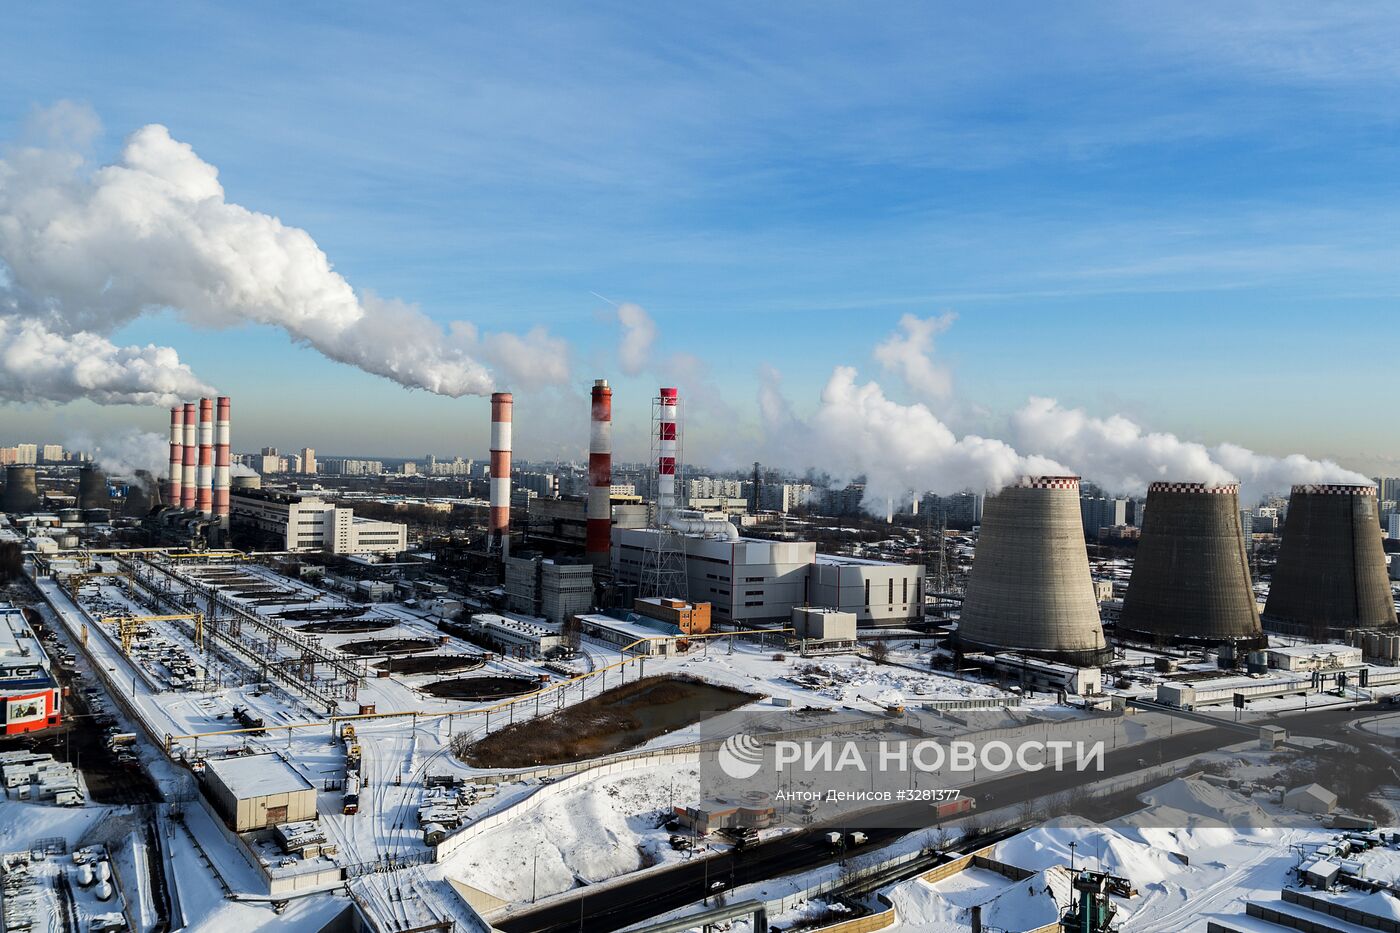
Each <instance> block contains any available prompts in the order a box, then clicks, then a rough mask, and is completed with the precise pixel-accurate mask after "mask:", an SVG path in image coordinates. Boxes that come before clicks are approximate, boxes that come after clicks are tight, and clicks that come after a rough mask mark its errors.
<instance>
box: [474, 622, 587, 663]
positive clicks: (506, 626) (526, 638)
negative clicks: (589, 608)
mask: <svg viewBox="0 0 1400 933" xmlns="http://www.w3.org/2000/svg"><path fill="white" fill-rule="evenodd" d="M471 624H472V625H473V626H475V627H476V629H477V631H478V632H480V633H481V635H482V636H483V637H484V638H485V639H486V640H487V641H489V642H491V643H492V644H494V645H496V646H498V647H499V648H501V649H502V650H503V651H505V652H507V653H512V654H514V653H521V654H527V655H530V656H532V657H538V656H540V655H544V654H548V653H550V652H551V651H556V650H560V649H563V648H564V647H566V646H567V645H568V639H567V638H566V637H565V636H564V634H563V633H562V632H560V631H559V630H558V629H556V628H551V627H549V626H545V625H540V624H538V623H535V622H526V621H524V620H523V619H512V618H510V617H508V616H502V615H496V614H495V613H493V612H478V613H477V614H476V615H474V616H472V618H471Z"/></svg>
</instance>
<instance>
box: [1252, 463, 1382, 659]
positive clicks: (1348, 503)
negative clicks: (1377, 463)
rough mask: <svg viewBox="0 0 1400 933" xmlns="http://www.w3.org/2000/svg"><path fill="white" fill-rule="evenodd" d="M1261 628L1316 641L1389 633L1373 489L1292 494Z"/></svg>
mask: <svg viewBox="0 0 1400 933" xmlns="http://www.w3.org/2000/svg"><path fill="white" fill-rule="evenodd" d="M1263 622H1264V627H1265V628H1266V629H1268V630H1269V631H1272V632H1282V633H1286V634H1292V635H1303V636H1307V637H1311V638H1316V639H1331V638H1339V637H1345V634H1346V632H1347V631H1348V630H1349V629H1356V628H1373V629H1383V628H1393V627H1394V626H1395V624H1396V621H1395V600H1394V598H1393V597H1392V596H1391V592H1390V578H1389V577H1388V576H1387V575H1386V566H1385V549H1384V546H1383V545H1382V543H1381V527H1380V515H1379V503H1378V502H1377V501H1376V487H1374V486H1353V485H1342V484H1328V485H1307V486H1294V487H1293V494H1292V495H1291V496H1290V497H1289V500H1288V519H1287V521H1286V522H1285V523H1284V527H1283V543H1282V545H1280V547H1279V555H1278V565H1277V566H1276V567H1275V568H1274V576H1273V582H1272V583H1271V584H1270V586H1269V599H1268V602H1267V603H1266V604H1265V606H1264V619H1263Z"/></svg>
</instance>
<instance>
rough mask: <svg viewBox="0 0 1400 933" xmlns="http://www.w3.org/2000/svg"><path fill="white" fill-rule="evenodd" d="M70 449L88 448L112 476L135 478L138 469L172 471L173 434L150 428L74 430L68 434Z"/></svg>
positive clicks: (159, 473)
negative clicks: (150, 429) (171, 447)
mask: <svg viewBox="0 0 1400 933" xmlns="http://www.w3.org/2000/svg"><path fill="white" fill-rule="evenodd" d="M64 446H65V447H67V448H68V449H69V450H86V451H88V452H89V453H91V454H92V460H93V463H95V464H96V465H97V466H98V467H100V468H101V469H102V471H103V472H104V473H106V474H107V475H108V476H109V477H113V478H115V477H119V476H120V477H125V478H127V479H132V478H135V476H136V471H137V470H145V471H146V472H148V473H150V474H151V476H153V477H160V476H168V475H169V473H170V438H169V437H168V436H162V435H160V434H154V433H152V432H150V431H141V430H138V429H136V428H128V429H126V430H124V431H110V432H104V433H101V434H97V435H93V434H74V435H71V436H70V437H68V438H66V439H65V441H64Z"/></svg>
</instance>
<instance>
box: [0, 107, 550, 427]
mask: <svg viewBox="0 0 1400 933" xmlns="http://www.w3.org/2000/svg"><path fill="white" fill-rule="evenodd" d="M69 122H71V121H69ZM80 148H81V147H80V146H77V145H73V144H68V145H63V144H59V143H53V144H51V145H49V146H44V147H30V148H21V149H16V150H14V151H13V152H12V153H10V154H8V155H7V157H6V159H4V160H0V314H3V315H5V316H9V317H16V316H17V317H22V318H24V319H26V320H29V321H38V322H40V323H42V325H43V326H44V327H45V328H46V329H47V330H48V331H49V332H51V333H54V334H59V335H63V336H67V337H69V338H72V339H74V340H78V339H79V338H82V339H91V338H92V337H93V336H96V337H98V338H100V337H102V336H103V335H108V334H111V333H113V332H114V331H115V330H117V329H118V328H120V327H121V326H122V325H124V324H126V323H128V322H130V321H132V320H134V319H135V318H137V317H140V316H141V315H143V314H146V313H148V312H152V311H156V310H160V309H163V308H172V309H174V310H175V311H176V312H177V313H179V315H180V316H181V317H182V318H183V319H185V320H186V321H188V322H189V323H191V324H193V325H195V326H201V327H228V326H235V325H239V324H245V323H254V324H267V325H272V326H275V327H279V328H281V329H282V330H284V331H285V332H286V333H287V335H288V336H289V337H291V339H292V340H293V341H295V342H297V343H301V344H305V345H307V346H310V347H312V348H314V349H316V350H318V351H320V352H321V353H323V354H324V355H326V356H327V357H329V358H331V359H333V360H337V361H339V362H342V363H348V364H350V365H352V366H356V367H358V368H360V369H362V370H364V371H366V372H369V373H373V374H375V375H379V376H383V377H385V378H388V379H392V380H394V381H395V382H397V383H399V384H401V385H403V386H406V387H410V388H421V389H426V390H428V391H429V392H434V393H437V394H440V395H448V396H453V397H457V396H462V395H482V394H486V393H489V392H490V391H492V390H493V388H495V386H496V385H497V382H498V379H497V377H496V376H495V375H493V374H492V372H491V370H490V369H489V368H488V365H487V364H488V363H491V364H494V365H495V366H497V367H498V368H499V369H500V371H501V377H503V378H504V379H505V380H506V381H510V380H520V381H521V382H522V383H531V384H539V383H541V382H545V381H559V380H561V379H563V378H566V377H567V369H568V365H567V352H566V351H567V348H566V347H564V346H563V344H562V343H561V342H560V341H557V340H554V339H552V338H549V337H548V335H547V334H546V333H545V332H544V331H542V330H536V331H532V332H531V333H530V334H527V335H526V336H525V337H524V338H520V337H516V336H514V335H510V334H487V335H484V336H482V335H479V334H478V332H477V330H476V328H475V327H473V326H472V325H470V324H466V323H462V322H456V323H454V324H452V325H450V326H449V327H448V328H446V329H444V328H443V327H442V326H440V325H439V324H438V323H436V322H435V321H433V320H432V319H430V318H429V317H428V316H427V315H425V314H424V313H423V312H422V311H420V310H419V309H418V308H417V307H415V306H413V305H410V304H407V303H405V302H402V301H398V300H395V299H384V298H380V297H378V296H376V295H373V294H371V293H369V292H362V293H360V294H358V295H357V294H356V292H355V290H354V289H353V288H351V286H350V284H349V283H348V282H347V281H346V280H345V279H344V278H343V277H342V276H341V275H340V274H338V273H337V272H335V271H334V270H333V269H332V267H331V263H330V260H329V259H328V258H327V257H326V254H325V253H324V252H322V250H321V249H320V247H318V246H317V245H316V242H315V241H314V240H313V239H312V238H311V236H310V235H309V234H308V233H307V232H306V231H304V230H301V229H298V228H296V227H289V226H286V225H285V224H283V223H282V222H281V221H280V220H278V219H277V218H276V217H272V216H269V215H267V214H262V213H259V212H256V211H251V210H248V209H247V208H244V207H241V206H240V205H238V204H234V203H231V202H229V201H227V200H226V199H225V195H224V189H223V187H222V186H221V185H220V184H219V180H218V171H217V169H215V167H214V166H212V165H210V164H209V163H207V162H205V161H203V160H202V159H200V158H199V156H198V155H196V154H195V152H194V150H193V149H192V148H191V147H190V146H189V145H187V144H185V143H182V142H179V141H177V140H175V139H172V138H171V135H170V132H169V131H168V130H167V129H166V128H165V127H163V126H159V125H155V124H153V125H150V126H145V127H142V128H141V129H139V130H137V131H136V132H134V133H132V134H131V136H129V137H128V138H127V140H126V143H125V145H124V147H123V148H122V151H121V154H120V155H119V157H118V158H117V160H116V161H115V162H114V163H113V164H111V165H106V166H103V167H101V168H98V169H96V170H95V171H90V170H89V169H88V166H87V163H86V162H85V160H84V159H83V157H82V155H81V154H80ZM532 347H533V349H534V350H535V351H536V352H534V353H530V352H527V351H528V350H529V349H530V348H532ZM166 352H167V353H168V354H169V356H168V359H164V362H165V363H166V365H167V366H168V365H174V363H173V361H174V360H175V356H174V352H173V351H166ZM108 355H109V356H110V355H111V354H110V353H109V354H108ZM10 356H12V355H7V357H6V358H7V360H8V359H9V358H10ZM482 360H485V362H483V361H482ZM542 362H543V363H544V365H542ZM138 396H139V393H138ZM99 400H101V399H99ZM106 400H107V401H123V400H125V399H123V398H121V397H120V394H118V395H114V396H110V397H108V398H107V399H106Z"/></svg>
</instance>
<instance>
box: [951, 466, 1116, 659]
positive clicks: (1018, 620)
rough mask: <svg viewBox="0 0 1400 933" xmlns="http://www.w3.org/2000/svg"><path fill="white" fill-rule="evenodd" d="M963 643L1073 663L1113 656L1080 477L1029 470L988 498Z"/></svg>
mask: <svg viewBox="0 0 1400 933" xmlns="http://www.w3.org/2000/svg"><path fill="white" fill-rule="evenodd" d="M958 644H959V646H960V647H961V649H962V650H964V651H1019V652H1025V653H1027V654H1033V655H1038V656H1040V657H1044V658H1050V659H1053V660H1059V661H1068V662H1069V663H1072V664H1098V663H1101V662H1102V661H1104V660H1106V658H1107V656H1108V645H1107V642H1105V641H1104V635H1103V626H1102V625H1101V624H1100V622H1099V604H1098V601H1097V600H1096V599H1095V598H1094V584H1093V580H1092V578H1091V577H1090V575H1089V554H1088V549H1087V547H1086V546H1085V543H1084V525H1083V521H1082V519H1081V518H1080V512H1079V477H1077V476H1036V477H1027V478H1026V479H1024V480H1022V481H1021V482H1020V483H1019V484H1017V485H1015V486H1008V487H1007V488H1006V489H1003V490H1002V491H1001V492H999V493H997V494H996V495H995V496H988V497H987V502H986V506H985V507H984V509H983V513H982V528H981V532H980V534H979V536H978V539H977V551H976V555H975V556H974V558H973V561H972V573H971V576H970V577H969V579H968V584H967V595H966V598H965V599H964V600H963V608H962V621H961V622H960V623H959V626H958Z"/></svg>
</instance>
